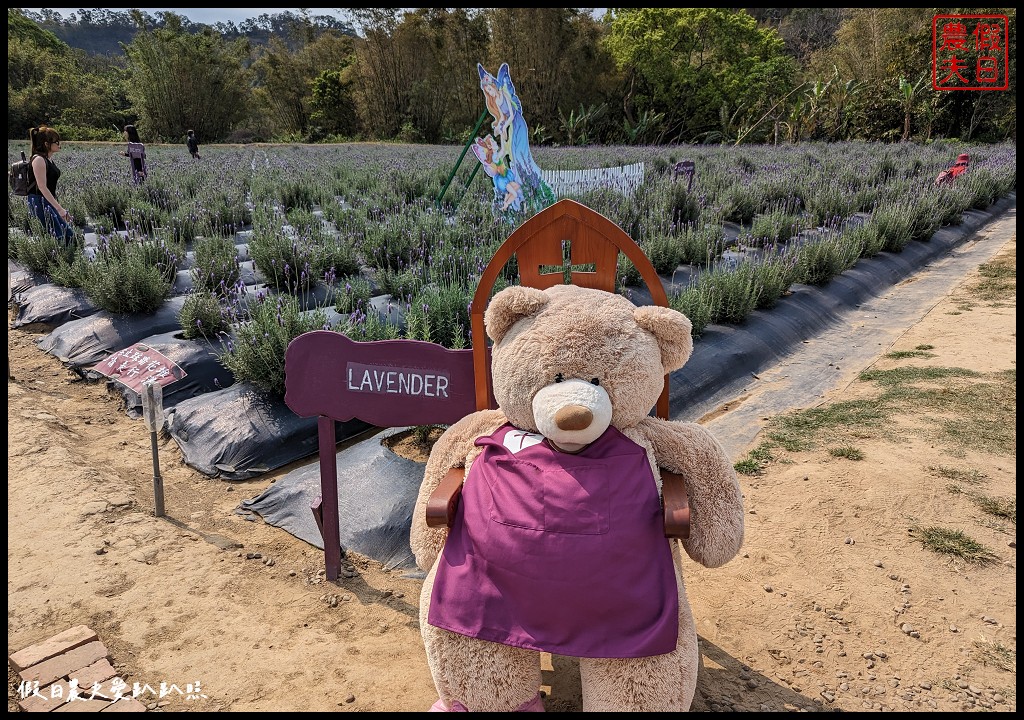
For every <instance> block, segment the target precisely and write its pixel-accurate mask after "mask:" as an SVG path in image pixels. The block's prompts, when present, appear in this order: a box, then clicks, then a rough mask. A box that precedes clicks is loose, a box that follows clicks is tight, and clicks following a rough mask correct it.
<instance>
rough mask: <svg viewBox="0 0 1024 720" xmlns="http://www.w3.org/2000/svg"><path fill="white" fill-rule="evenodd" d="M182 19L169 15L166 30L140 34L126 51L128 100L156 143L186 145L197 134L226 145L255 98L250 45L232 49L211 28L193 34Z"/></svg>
mask: <svg viewBox="0 0 1024 720" xmlns="http://www.w3.org/2000/svg"><path fill="white" fill-rule="evenodd" d="M179 18H180V16H177V15H175V14H174V13H164V19H165V22H166V26H165V27H164V28H160V29H148V28H146V27H145V23H144V20H143V19H142V17H141V16H137V20H138V22H139V24H140V32H139V33H138V34H137V35H136V36H135V39H134V40H132V42H131V43H130V44H128V45H126V46H124V51H125V54H126V55H127V57H128V79H127V85H128V96H129V98H130V99H131V103H132V107H133V109H134V110H135V112H136V113H137V114H138V116H139V122H140V124H141V125H142V126H143V127H145V128H146V133H147V135H148V136H150V137H157V138H162V139H165V140H175V141H177V140H180V139H181V138H183V137H184V134H185V130H187V129H188V128H193V129H194V130H195V131H196V133H197V134H198V135H199V137H202V138H209V139H211V140H221V139H224V138H225V137H227V135H228V134H229V133H230V132H231V131H232V130H233V129H234V128H235V126H236V125H237V123H239V121H241V120H242V119H243V118H244V117H245V116H246V108H247V104H248V98H249V80H248V73H247V71H246V70H245V61H246V60H247V59H248V56H249V46H248V43H247V41H245V40H237V41H235V42H233V43H230V44H229V43H226V42H225V41H224V40H223V39H222V38H221V37H220V36H219V35H217V34H216V33H214V32H213V31H212V30H210V29H209V28H205V29H204V30H202V31H201V32H199V33H195V34H190V33H187V32H185V31H184V30H183V29H182V25H181V23H180V22H179V21H178V20H179Z"/></svg>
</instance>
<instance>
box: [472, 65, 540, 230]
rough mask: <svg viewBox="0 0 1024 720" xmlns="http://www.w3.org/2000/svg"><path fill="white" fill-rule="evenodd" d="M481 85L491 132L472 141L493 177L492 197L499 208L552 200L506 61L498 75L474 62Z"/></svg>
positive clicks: (532, 205) (538, 203)
mask: <svg viewBox="0 0 1024 720" xmlns="http://www.w3.org/2000/svg"><path fill="white" fill-rule="evenodd" d="M476 67H477V71H478V72H479V74H480V89H481V90H482V91H483V94H484V102H485V104H486V105H487V111H488V112H489V113H490V114H491V117H492V118H494V120H493V122H492V123H491V130H492V135H490V136H485V137H484V138H478V139H477V140H476V141H475V142H474V143H473V154H474V155H476V156H477V158H478V159H479V160H480V162H481V163H482V164H483V166H484V171H485V172H486V173H487V175H488V176H489V177H490V178H491V179H492V180H493V181H494V197H495V201H496V202H498V203H499V204H500V206H501V209H502V211H505V210H508V209H509V208H511V209H513V210H517V211H518V210H520V209H522V203H523V201H525V202H526V204H527V205H528V206H530V207H533V208H534V210H535V211H536V210H541V209H543V208H545V207H547V206H548V205H550V204H552V203H553V202H554V201H555V194H554V192H552V190H551V188H550V187H549V186H548V184H547V183H546V182H544V178H543V177H542V176H541V171H540V167H538V166H537V163H536V162H535V161H534V159H533V154H532V153H531V152H530V131H529V129H528V128H527V126H526V121H525V120H524V119H523V105H522V103H521V102H520V100H519V96H518V95H516V89H515V86H514V85H513V84H512V78H511V77H510V76H509V70H508V63H502V65H501V67H500V68H499V69H498V75H497V77H495V76H494V75H491V74H490V73H489V72H487V70H485V69H484V66H483V65H481V64H479V63H477V66H476Z"/></svg>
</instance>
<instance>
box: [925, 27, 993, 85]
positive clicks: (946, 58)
mask: <svg viewBox="0 0 1024 720" xmlns="http://www.w3.org/2000/svg"><path fill="white" fill-rule="evenodd" d="M1009 31H1010V19H1009V18H1008V17H1007V16H1006V15H935V16H934V17H933V18H932V87H933V88H934V89H936V90H1008V89H1009V87H1010V48H1009V45H1008V44H1007V38H1008V37H1009Z"/></svg>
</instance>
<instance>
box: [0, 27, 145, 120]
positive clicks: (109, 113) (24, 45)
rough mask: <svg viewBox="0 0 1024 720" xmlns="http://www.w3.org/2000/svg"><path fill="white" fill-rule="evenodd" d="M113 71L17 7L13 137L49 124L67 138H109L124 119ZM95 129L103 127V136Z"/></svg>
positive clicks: (11, 45)
mask: <svg viewBox="0 0 1024 720" xmlns="http://www.w3.org/2000/svg"><path fill="white" fill-rule="evenodd" d="M124 105H125V101H124V96H123V92H122V91H121V88H120V86H119V84H118V82H117V75H116V72H115V71H114V69H112V68H111V67H110V66H109V65H108V64H105V63H102V62H91V61H90V60H89V59H88V58H86V57H85V56H84V54H82V53H81V52H79V51H75V50H73V49H72V48H70V47H68V45H66V44H65V43H64V42H62V41H61V40H59V39H58V38H57V37H56V36H55V35H54V34H53V33H51V32H49V31H46V30H42V29H41V28H39V26H38V25H36V23H35V22H33V21H32V20H30V19H28V18H26V17H25V15H23V14H22V13H21V12H19V11H18V10H16V9H11V10H8V13H7V127H8V135H9V136H12V137H17V138H24V137H26V135H27V133H28V128H30V127H35V126H38V125H42V124H46V125H51V126H53V127H56V128H57V129H58V130H60V131H61V133H62V134H63V135H64V136H65V137H67V138H75V139H93V138H96V137H97V136H98V137H103V138H106V137H109V136H110V128H111V124H112V123H115V122H120V121H123V120H124V115H123V113H122V112H121V111H122V110H123V108H124ZM96 128H100V129H101V130H99V132H97V131H96Z"/></svg>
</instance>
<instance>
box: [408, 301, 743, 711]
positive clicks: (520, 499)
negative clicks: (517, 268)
mask: <svg viewBox="0 0 1024 720" xmlns="http://www.w3.org/2000/svg"><path fill="white" fill-rule="evenodd" d="M484 322H485V326H486V328H487V334H488V336H489V337H490V338H491V340H493V346H492V355H491V375H492V379H493V386H494V397H495V399H496V400H497V402H498V406H499V409H497V410H483V411H479V412H475V413H473V414H471V415H468V416H467V417H465V418H463V419H462V420H460V421H459V422H457V423H455V424H454V425H451V426H450V427H449V428H448V429H447V430H446V431H445V432H444V434H443V435H442V436H441V438H440V439H439V440H438V441H437V443H436V444H435V445H434V447H433V449H432V450H431V453H430V457H429V459H428V461H427V465H426V470H425V473H424V480H423V485H422V486H421V488H420V492H419V498H418V500H417V503H416V510H415V514H414V516H413V524H412V530H411V538H410V541H411V545H412V549H413V552H414V553H415V555H416V562H417V564H418V565H419V567H420V568H421V569H423V570H425V571H428V573H427V576H426V580H425V581H424V584H423V591H422V594H421V596H420V628H421V632H422V635H423V641H424V644H425V646H426V653H427V662H428V664H429V667H430V672H431V674H432V676H433V679H434V684H435V685H436V687H437V691H438V694H439V696H440V698H439V700H438V701H437V703H435V705H434V707H433V708H431V709H432V710H440V711H463V710H470V711H512V710H543V709H544V707H543V704H542V698H541V695H540V693H539V688H540V683H541V668H540V656H539V653H540V652H542V651H543V652H550V653H554V654H557V655H561V656H568V657H577V658H579V664H580V675H581V678H582V691H583V710H584V711H588V712H589V711H610V710H631V711H655V710H665V711H670V710H677V711H678V710H688V709H689V707H690V703H691V701H692V700H693V694H694V690H695V688H696V684H697V668H698V664H699V660H700V658H699V653H698V647H697V632H696V629H695V627H694V622H693V616H692V614H691V612H690V606H689V603H688V602H687V598H686V590H685V588H684V586H683V579H682V572H681V560H682V558H681V554H680V546H681V547H682V549H684V550H685V551H686V553H687V555H689V556H690V557H691V558H692V559H693V560H695V561H696V562H699V563H700V564H702V565H704V566H707V567H718V566H721V565H723V564H724V563H726V562H728V561H729V560H730V559H732V558H733V557H734V556H735V555H736V553H737V552H738V551H739V548H740V545H741V544H742V541H743V501H742V495H741V493H740V489H739V485H738V483H737V480H736V474H735V472H734V471H733V468H732V465H731V463H730V462H729V458H728V457H727V456H726V454H725V452H724V451H723V449H722V447H721V446H720V445H719V444H718V442H717V441H716V440H715V439H714V438H713V437H712V436H711V435H710V434H709V433H708V432H707V431H706V430H705V429H704V428H703V427H702V426H700V425H697V424H693V423H683V422H676V421H666V420H661V419H659V418H656V417H653V416H652V415H651V410H652V408H653V407H654V406H655V404H656V402H657V400H658V397H659V395H660V394H661V392H662V389H663V387H664V381H665V375H666V373H669V372H671V371H673V370H676V369H678V368H680V367H682V366H683V364H684V363H685V362H686V360H687V359H688V358H689V356H690V352H691V350H692V349H693V342H692V340H691V336H690V329H691V326H690V321H689V320H688V319H687V318H686V316H684V315H683V314H681V313H679V312H677V311H675V310H671V309H669V308H664V307H636V306H635V305H633V303H631V302H630V301H629V300H628V299H626V298H625V297H623V296H621V295H617V294H613V293H609V292H605V291H602V290H592V289H586V288H581V287H576V286H571V285H559V286H556V287H552V288H549V289H547V290H537V289H534V288H528V287H520V286H514V287H509V288H506V289H504V290H502V291H500V292H498V293H497V294H495V295H494V297H493V298H492V300H491V302H490V304H489V305H488V307H487V311H486V313H485V314H484ZM452 468H465V469H466V470H465V476H464V477H465V479H464V482H461V487H460V490H461V497H458V499H457V500H455V501H452V502H450V503H449V504H448V511H449V512H450V523H449V524H450V527H435V526H436V525H438V523H437V522H432V523H430V524H429V525H428V522H427V515H428V508H432V509H434V510H435V514H436V508H437V505H438V502H439V500H438V497H437V495H438V494H437V493H436V492H435V491H437V490H438V486H439V485H441V486H442V488H443V486H444V485H445V484H451V481H450V480H446V476H447V477H448V478H450V477H453V476H454V475H457V473H451V472H449V471H450V470H451V469H452ZM659 468H664V469H665V470H666V471H668V472H669V473H678V474H681V475H682V476H683V477H684V478H685V482H686V490H687V495H688V498H689V508H690V512H691V516H690V517H691V524H690V530H689V537H688V539H685V540H681V541H677V540H674V539H667V538H666V521H665V519H664V518H665V515H664V512H665V511H664V509H663V507H662V502H661V491H662V481H661V473H660V471H659ZM460 477H461V476H460ZM442 481H445V482H442ZM457 484H458V483H457ZM667 489H668V485H667V484H666V491H667ZM432 496H433V497H432ZM667 500H668V496H667V492H666V503H667ZM440 502H442V503H444V502H446V500H445V499H444V498H441V500H440ZM456 503H457V504H456Z"/></svg>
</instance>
